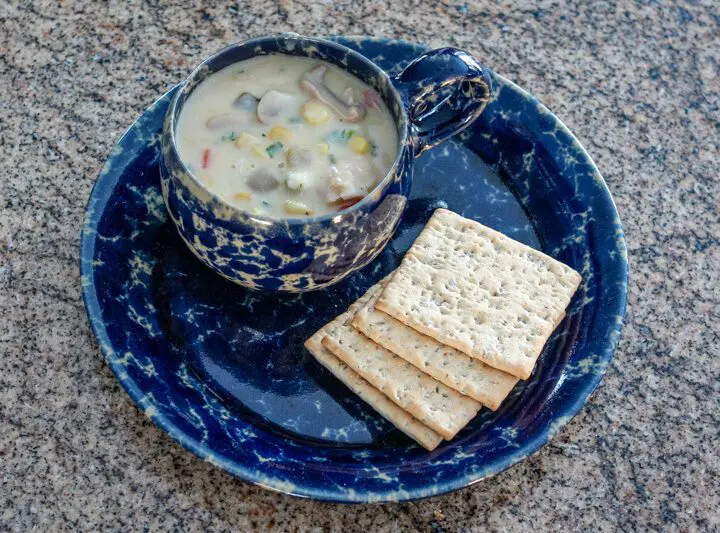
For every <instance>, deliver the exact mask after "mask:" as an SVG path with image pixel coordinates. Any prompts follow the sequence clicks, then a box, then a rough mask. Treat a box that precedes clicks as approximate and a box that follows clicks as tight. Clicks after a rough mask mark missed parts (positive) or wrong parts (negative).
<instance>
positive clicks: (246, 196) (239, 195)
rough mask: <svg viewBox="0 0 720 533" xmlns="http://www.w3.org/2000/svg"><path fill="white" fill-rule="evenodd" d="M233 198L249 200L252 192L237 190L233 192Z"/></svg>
mask: <svg viewBox="0 0 720 533" xmlns="http://www.w3.org/2000/svg"><path fill="white" fill-rule="evenodd" d="M233 198H234V199H235V200H249V199H250V193H249V192H244V191H242V192H236V193H235V194H233Z"/></svg>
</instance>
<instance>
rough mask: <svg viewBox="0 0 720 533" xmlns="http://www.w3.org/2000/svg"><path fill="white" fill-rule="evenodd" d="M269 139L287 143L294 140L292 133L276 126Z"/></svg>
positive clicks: (269, 133)
mask: <svg viewBox="0 0 720 533" xmlns="http://www.w3.org/2000/svg"><path fill="white" fill-rule="evenodd" d="M268 139H270V140H271V141H283V142H287V141H289V140H290V139H292V132H291V131H290V130H289V129H287V128H285V127H283V126H275V127H274V128H272V129H271V130H270V131H269V132H268Z"/></svg>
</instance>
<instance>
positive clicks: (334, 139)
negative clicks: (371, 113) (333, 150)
mask: <svg viewBox="0 0 720 533" xmlns="http://www.w3.org/2000/svg"><path fill="white" fill-rule="evenodd" d="M356 133H357V131H356V130H342V131H340V130H335V131H331V132H330V134H329V135H328V136H327V142H329V143H333V144H347V143H348V142H349V141H350V139H352V136H353V135H355V134H356Z"/></svg>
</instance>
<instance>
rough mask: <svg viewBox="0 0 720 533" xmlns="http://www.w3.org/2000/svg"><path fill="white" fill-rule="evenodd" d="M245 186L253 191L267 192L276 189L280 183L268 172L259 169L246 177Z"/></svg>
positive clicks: (264, 169)
mask: <svg viewBox="0 0 720 533" xmlns="http://www.w3.org/2000/svg"><path fill="white" fill-rule="evenodd" d="M247 184H248V187H250V188H251V189H252V190H253V191H257V192H268V191H272V190H273V189H277V188H278V186H279V185H280V182H279V181H278V179H277V178H276V177H275V175H274V174H273V173H272V172H271V171H270V170H268V169H266V168H261V169H258V170H256V171H255V172H253V173H252V174H250V175H249V176H248V178H247Z"/></svg>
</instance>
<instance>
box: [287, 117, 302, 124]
mask: <svg viewBox="0 0 720 533" xmlns="http://www.w3.org/2000/svg"><path fill="white" fill-rule="evenodd" d="M302 121H303V119H301V118H300V117H290V118H289V119H288V122H289V123H290V124H301V123H302Z"/></svg>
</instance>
